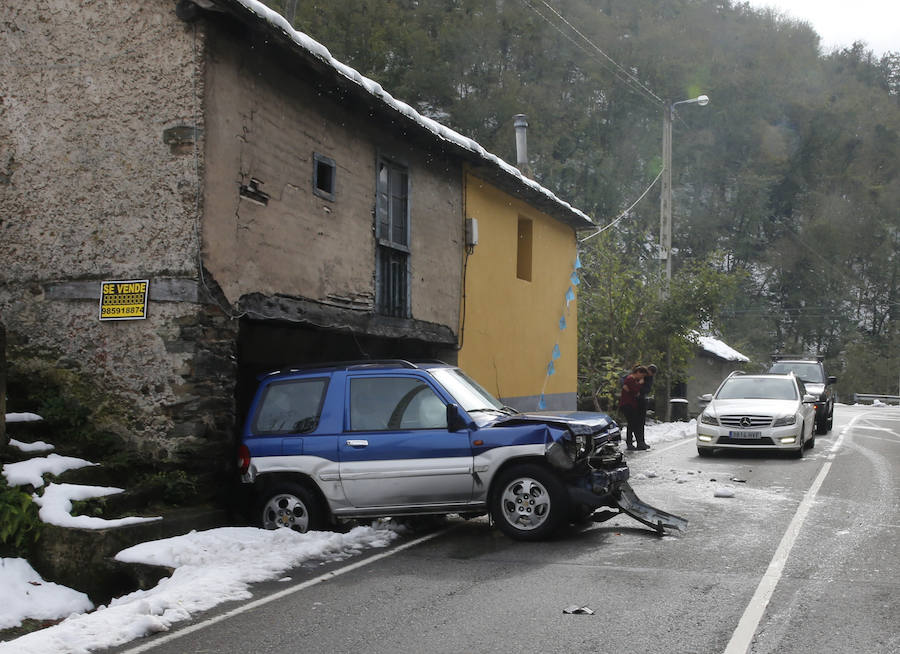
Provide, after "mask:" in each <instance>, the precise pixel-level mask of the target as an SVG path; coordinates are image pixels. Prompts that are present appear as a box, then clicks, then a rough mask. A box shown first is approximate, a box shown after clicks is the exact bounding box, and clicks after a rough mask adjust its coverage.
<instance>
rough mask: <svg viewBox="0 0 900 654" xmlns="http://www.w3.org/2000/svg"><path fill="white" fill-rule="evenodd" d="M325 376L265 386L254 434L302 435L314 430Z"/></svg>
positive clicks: (323, 396) (326, 382) (325, 382)
mask: <svg viewBox="0 0 900 654" xmlns="http://www.w3.org/2000/svg"><path fill="white" fill-rule="evenodd" d="M326 388H328V379H324V378H323V379H292V380H288V381H282V382H273V383H271V384H269V386H268V387H267V388H266V391H265V394H264V395H263V397H262V399H261V400H260V405H259V409H258V410H257V412H256V421H255V422H254V424H253V431H254V433H256V434H283V433H288V434H304V433H308V432H311V431H313V430H315V428H316V426H317V425H318V424H319V416H320V415H321V413H322V402H323V401H324V400H325V389H326Z"/></svg>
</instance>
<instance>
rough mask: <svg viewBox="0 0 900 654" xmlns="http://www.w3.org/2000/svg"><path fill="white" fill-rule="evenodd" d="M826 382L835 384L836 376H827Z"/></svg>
mask: <svg viewBox="0 0 900 654" xmlns="http://www.w3.org/2000/svg"><path fill="white" fill-rule="evenodd" d="M828 383H829V384H837V377H829V378H828Z"/></svg>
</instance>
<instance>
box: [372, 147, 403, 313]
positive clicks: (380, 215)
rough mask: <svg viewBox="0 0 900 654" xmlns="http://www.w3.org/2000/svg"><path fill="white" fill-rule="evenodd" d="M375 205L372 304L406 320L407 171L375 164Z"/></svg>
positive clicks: (384, 163) (384, 162)
mask: <svg viewBox="0 0 900 654" xmlns="http://www.w3.org/2000/svg"><path fill="white" fill-rule="evenodd" d="M377 193H378V198H377V202H376V205H375V238H376V241H377V247H376V253H375V257H376V260H375V304H376V307H377V310H378V312H379V313H382V314H385V315H388V316H397V317H401V318H408V317H409V315H410V307H409V304H410V302H409V277H410V265H409V255H410V251H409V171H408V169H407V168H406V167H405V166H402V165H399V164H397V163H394V162H392V161H388V160H387V159H381V158H379V160H378V179H377Z"/></svg>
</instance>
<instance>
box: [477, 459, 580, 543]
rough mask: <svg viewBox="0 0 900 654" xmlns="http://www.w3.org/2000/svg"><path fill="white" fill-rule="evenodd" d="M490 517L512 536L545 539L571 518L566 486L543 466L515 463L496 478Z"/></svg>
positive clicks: (518, 538)
mask: <svg viewBox="0 0 900 654" xmlns="http://www.w3.org/2000/svg"><path fill="white" fill-rule="evenodd" d="M491 516H492V517H493V518H494V522H496V523H497V527H499V528H500V531H502V532H503V533H505V534H506V535H507V536H509V537H510V538H514V539H516V540H529V541H535V540H542V539H545V538H547V537H548V536H549V535H550V534H552V533H553V532H554V531H556V529H557V528H558V527H559V526H560V525H562V524H563V522H564V521H566V520H567V519H568V516H569V507H568V501H567V494H566V489H565V487H564V486H563V484H562V482H561V481H560V480H559V479H558V478H557V477H556V475H554V474H553V473H551V472H550V471H548V470H547V469H546V468H544V467H542V466H539V465H535V464H533V463H522V464H518V465H514V466H512V467H511V468H509V469H508V470H507V471H505V472H504V473H503V474H501V476H500V478H499V479H498V480H497V485H496V486H495V487H494V492H493V493H492V495H491Z"/></svg>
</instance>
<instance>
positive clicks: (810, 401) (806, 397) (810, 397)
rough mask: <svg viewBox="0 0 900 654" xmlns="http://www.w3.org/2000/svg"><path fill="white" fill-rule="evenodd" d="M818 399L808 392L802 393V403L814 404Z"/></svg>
mask: <svg viewBox="0 0 900 654" xmlns="http://www.w3.org/2000/svg"><path fill="white" fill-rule="evenodd" d="M818 401H819V398H817V397H816V396H815V395H810V394H809V393H804V394H803V403H804V404H815V403H816V402H818Z"/></svg>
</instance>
